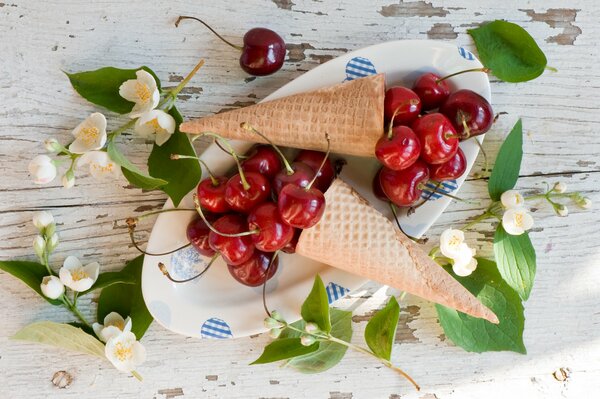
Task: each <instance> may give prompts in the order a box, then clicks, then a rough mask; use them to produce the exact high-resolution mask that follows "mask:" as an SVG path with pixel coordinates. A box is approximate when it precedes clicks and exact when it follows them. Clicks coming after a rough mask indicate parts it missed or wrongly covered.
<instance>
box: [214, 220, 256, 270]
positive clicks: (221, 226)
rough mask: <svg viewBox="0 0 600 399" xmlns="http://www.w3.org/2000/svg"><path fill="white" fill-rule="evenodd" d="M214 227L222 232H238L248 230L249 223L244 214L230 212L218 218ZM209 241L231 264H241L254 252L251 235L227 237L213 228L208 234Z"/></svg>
mask: <svg viewBox="0 0 600 399" xmlns="http://www.w3.org/2000/svg"><path fill="white" fill-rule="evenodd" d="M213 227H214V228H215V229H216V230H218V231H220V232H221V233H225V234H238V233H243V232H246V231H247V229H248V224H247V222H246V218H245V217H244V216H242V215H238V214H229V215H224V216H221V217H220V218H219V219H217V220H216V221H215V223H214V224H213ZM208 243H209V245H210V247H211V248H212V249H213V250H214V251H216V252H219V253H220V254H221V256H222V257H223V259H224V260H225V263H227V264H229V265H241V264H242V263H244V262H246V261H247V260H248V259H250V258H251V257H252V254H253V253H254V243H253V242H252V237H251V236H249V235H243V236H239V237H226V236H223V235H220V234H218V233H216V232H214V231H212V230H211V232H210V233H209V234H208Z"/></svg>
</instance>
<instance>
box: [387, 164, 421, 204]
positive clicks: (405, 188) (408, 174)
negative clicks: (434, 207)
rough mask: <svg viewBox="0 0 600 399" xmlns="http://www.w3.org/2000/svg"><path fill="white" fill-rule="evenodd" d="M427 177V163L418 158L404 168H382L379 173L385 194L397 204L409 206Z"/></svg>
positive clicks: (413, 201) (415, 200) (416, 197)
mask: <svg viewBox="0 0 600 399" xmlns="http://www.w3.org/2000/svg"><path fill="white" fill-rule="evenodd" d="M428 179H429V170H428V169H427V165H426V164H425V163H424V162H423V161H421V160H418V161H417V162H415V163H414V164H413V165H412V166H410V167H409V168H407V169H404V170H392V169H388V168H383V169H382V170H381V174H380V175H379V181H380V183H381V188H382V189H383V192H384V193H385V195H386V196H387V197H388V198H389V199H390V200H391V201H392V202H393V203H394V204H396V205H398V206H411V205H413V204H414V203H415V202H417V200H418V199H419V197H420V196H421V193H422V192H423V189H422V185H424V184H425V183H426V182H427V180H428Z"/></svg>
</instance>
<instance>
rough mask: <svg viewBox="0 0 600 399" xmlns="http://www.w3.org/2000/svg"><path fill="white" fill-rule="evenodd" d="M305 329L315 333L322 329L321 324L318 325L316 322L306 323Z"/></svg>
mask: <svg viewBox="0 0 600 399" xmlns="http://www.w3.org/2000/svg"><path fill="white" fill-rule="evenodd" d="M304 331H306V332H307V333H310V334H314V333H316V332H318V331H320V330H319V326H317V325H316V324H315V323H306V325H305V326H304Z"/></svg>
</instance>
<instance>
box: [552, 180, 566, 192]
mask: <svg viewBox="0 0 600 399" xmlns="http://www.w3.org/2000/svg"><path fill="white" fill-rule="evenodd" d="M552 190H553V191H554V192H555V193H558V194H562V193H564V192H565V191H567V185H566V184H565V183H563V182H560V181H559V182H558V183H555V184H554V188H552Z"/></svg>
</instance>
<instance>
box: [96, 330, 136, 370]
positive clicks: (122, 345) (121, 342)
mask: <svg viewBox="0 0 600 399" xmlns="http://www.w3.org/2000/svg"><path fill="white" fill-rule="evenodd" d="M104 353H105V355H106V358H107V359H108V360H110V362H111V363H112V364H113V366H115V367H116V369H117V370H120V371H124V372H131V371H134V370H135V368H136V367H137V366H139V365H140V364H142V363H144V361H145V360H146V348H144V346H143V345H142V344H141V343H139V342H138V341H136V339H135V335H134V334H133V333H132V332H131V331H123V332H121V333H119V334H117V335H115V336H114V337H112V338H110V339H109V340H108V342H106V347H105V348H104Z"/></svg>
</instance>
